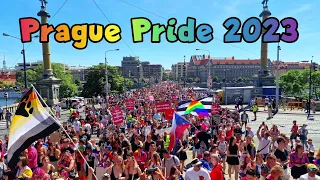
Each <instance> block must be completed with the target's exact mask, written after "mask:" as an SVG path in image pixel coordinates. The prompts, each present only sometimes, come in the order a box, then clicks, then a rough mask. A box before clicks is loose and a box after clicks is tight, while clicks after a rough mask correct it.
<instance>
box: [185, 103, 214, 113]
mask: <svg viewBox="0 0 320 180" xmlns="http://www.w3.org/2000/svg"><path fill="white" fill-rule="evenodd" d="M193 111H194V112H196V113H197V114H198V116H205V117H206V116H209V113H208V110H206V109H205V108H204V106H203V104H202V103H201V102H200V101H196V100H194V101H191V102H190V104H189V106H188V108H187V109H186V111H185V113H184V114H185V115H187V114H190V113H191V112H193Z"/></svg>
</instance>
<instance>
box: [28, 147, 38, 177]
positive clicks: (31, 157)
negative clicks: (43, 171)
mask: <svg viewBox="0 0 320 180" xmlns="http://www.w3.org/2000/svg"><path fill="white" fill-rule="evenodd" d="M37 160H38V152H37V149H36V148H34V147H33V146H32V145H31V146H29V147H28V166H29V167H30V168H31V170H32V171H33V170H34V169H36V168H37V167H38V163H37Z"/></svg>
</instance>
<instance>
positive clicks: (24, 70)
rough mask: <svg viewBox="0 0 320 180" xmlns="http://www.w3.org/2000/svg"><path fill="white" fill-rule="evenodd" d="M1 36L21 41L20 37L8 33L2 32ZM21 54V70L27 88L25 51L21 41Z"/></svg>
mask: <svg viewBox="0 0 320 180" xmlns="http://www.w3.org/2000/svg"><path fill="white" fill-rule="evenodd" d="M2 35H3V36H8V37H11V38H14V39H18V40H20V41H21V39H20V38H18V37H15V36H11V35H9V34H6V33H3V34H2ZM37 37H39V36H38V35H36V36H33V38H37ZM21 54H22V56H23V72H24V88H28V84H27V68H26V53H25V49H24V43H22V50H21Z"/></svg>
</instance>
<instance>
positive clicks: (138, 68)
mask: <svg viewBox="0 0 320 180" xmlns="http://www.w3.org/2000/svg"><path fill="white" fill-rule="evenodd" d="M140 67H141V64H139V65H138V66H137V78H138V87H140Z"/></svg>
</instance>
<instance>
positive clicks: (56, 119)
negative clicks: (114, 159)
mask: <svg viewBox="0 0 320 180" xmlns="http://www.w3.org/2000/svg"><path fill="white" fill-rule="evenodd" d="M31 87H33V89H34V90H35V92H36V93H37V95H38V97H39V99H41V100H42V101H43V103H44V104H45V105H46V107H48V108H50V107H49V106H48V104H47V103H46V102H45V101H44V99H43V98H42V97H41V95H40V94H39V92H38V91H37V89H36V88H35V87H34V86H33V85H31ZM45 110H46V109H45ZM49 114H51V115H52V116H53V119H54V120H55V122H56V123H57V124H58V125H59V126H60V128H61V129H62V131H63V132H64V133H65V134H66V135H67V137H68V138H69V139H70V141H71V143H72V144H73V145H74V146H75V147H76V144H75V143H74V141H73V140H72V138H71V137H70V135H69V133H68V132H67V131H66V130H65V129H64V128H63V126H62V125H61V123H60V122H59V120H58V118H57V117H56V115H55V114H54V113H52V111H51V110H50V111H49ZM76 150H77V151H78V152H79V154H80V156H81V157H82V159H83V160H84V162H85V164H86V165H87V166H88V171H89V167H90V165H89V163H88V162H87V160H86V159H85V158H84V156H83V154H82V153H81V152H80V151H79V149H78V148H76ZM92 174H93V176H94V177H95V179H96V180H98V177H97V176H96V175H95V174H94V173H92Z"/></svg>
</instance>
